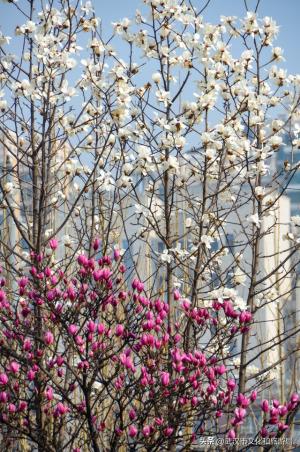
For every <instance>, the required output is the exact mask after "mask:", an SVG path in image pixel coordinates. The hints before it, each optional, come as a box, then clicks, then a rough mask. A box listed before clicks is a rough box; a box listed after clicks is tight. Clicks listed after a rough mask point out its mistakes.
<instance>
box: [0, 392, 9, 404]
mask: <svg viewBox="0 0 300 452" xmlns="http://www.w3.org/2000/svg"><path fill="white" fill-rule="evenodd" d="M7 401H8V395H7V393H6V392H5V391H1V392H0V403H6V402H7Z"/></svg>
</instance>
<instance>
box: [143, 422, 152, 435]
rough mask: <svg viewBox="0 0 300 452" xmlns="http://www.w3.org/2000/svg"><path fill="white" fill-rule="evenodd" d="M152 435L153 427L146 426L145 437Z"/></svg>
mask: <svg viewBox="0 0 300 452" xmlns="http://www.w3.org/2000/svg"><path fill="white" fill-rule="evenodd" d="M150 433H151V427H150V426H149V425H145V427H143V435H144V436H146V437H148V436H150Z"/></svg>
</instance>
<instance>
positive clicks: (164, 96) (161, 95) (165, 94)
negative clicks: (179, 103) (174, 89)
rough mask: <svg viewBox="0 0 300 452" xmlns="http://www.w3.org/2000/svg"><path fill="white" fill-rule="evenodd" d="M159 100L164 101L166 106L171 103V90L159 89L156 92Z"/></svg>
mask: <svg viewBox="0 0 300 452" xmlns="http://www.w3.org/2000/svg"><path fill="white" fill-rule="evenodd" d="M155 95H156V98H157V100H158V102H162V103H163V104H164V106H165V107H167V106H168V105H170V104H171V101H170V93H169V91H164V90H161V89H159V90H158V91H156V93H155Z"/></svg>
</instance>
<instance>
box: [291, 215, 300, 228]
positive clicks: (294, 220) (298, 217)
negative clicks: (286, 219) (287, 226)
mask: <svg viewBox="0 0 300 452" xmlns="http://www.w3.org/2000/svg"><path fill="white" fill-rule="evenodd" d="M291 221H292V223H293V224H294V225H295V226H300V215H295V216H294V217H291Z"/></svg>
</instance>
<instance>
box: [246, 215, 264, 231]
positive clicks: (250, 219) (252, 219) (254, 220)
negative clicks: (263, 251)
mask: <svg viewBox="0 0 300 452" xmlns="http://www.w3.org/2000/svg"><path fill="white" fill-rule="evenodd" d="M247 221H248V222H249V223H252V224H254V225H255V226H256V227H257V228H260V224H261V220H260V219H259V216H258V213H255V214H253V215H249V216H248V217H247Z"/></svg>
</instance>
